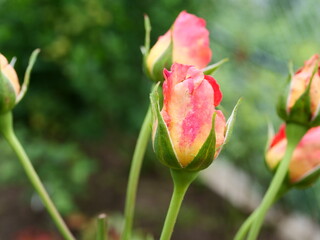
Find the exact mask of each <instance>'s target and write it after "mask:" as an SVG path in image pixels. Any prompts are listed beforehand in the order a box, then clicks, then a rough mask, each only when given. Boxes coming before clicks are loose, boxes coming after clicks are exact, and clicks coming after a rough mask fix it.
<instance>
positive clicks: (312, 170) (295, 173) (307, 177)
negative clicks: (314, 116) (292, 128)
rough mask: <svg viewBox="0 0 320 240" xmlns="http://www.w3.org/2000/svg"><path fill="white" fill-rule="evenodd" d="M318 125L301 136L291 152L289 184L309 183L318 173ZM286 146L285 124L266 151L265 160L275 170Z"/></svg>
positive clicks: (319, 170) (319, 155) (319, 136)
mask: <svg viewBox="0 0 320 240" xmlns="http://www.w3.org/2000/svg"><path fill="white" fill-rule="evenodd" d="M319 139H320V127H314V128H311V129H309V131H308V132H307V133H306V134H305V135H304V136H303V138H302V139H301V141H300V143H299V144H298V146H297V147H296V149H295V150H294V152H293V156H292V159H291V162H290V166H289V171H288V183H289V185H304V186H306V185H310V184H311V183H313V182H314V181H315V179H317V177H318V176H319V174H320V141H319ZM286 147H287V139H286V134H285V125H282V126H281V127H280V130H279V132H278V133H277V134H276V135H275V136H274V137H273V139H272V141H271V144H270V146H269V147H268V149H267V152H266V158H265V159H266V162H267V165H268V167H269V168H270V169H271V170H275V169H276V167H277V166H278V164H279V162H280V161H281V159H282V158H283V157H284V154H285V151H286Z"/></svg>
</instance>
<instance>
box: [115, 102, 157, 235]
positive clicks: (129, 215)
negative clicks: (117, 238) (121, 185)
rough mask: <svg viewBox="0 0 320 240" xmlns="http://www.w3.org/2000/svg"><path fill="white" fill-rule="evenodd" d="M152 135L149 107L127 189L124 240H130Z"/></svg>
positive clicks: (135, 151) (133, 159)
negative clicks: (138, 190) (139, 188)
mask: <svg viewBox="0 0 320 240" xmlns="http://www.w3.org/2000/svg"><path fill="white" fill-rule="evenodd" d="M150 135H151V109H150V107H149V109H148V112H147V114H146V116H145V119H144V121H143V124H142V127H141V130H140V134H139V137H138V141H137V144H136V148H135V150H134V154H133V158H132V163H131V168H130V173H129V181H128V187H127V196H126V203H125V210H124V217H125V223H124V229H123V233H122V236H121V239H122V240H130V237H131V232H132V225H133V216H134V209H135V203H136V195H137V188H138V180H139V177H140V170H141V165H142V161H143V157H144V154H145V152H146V148H147V145H148V142H149V138H150Z"/></svg>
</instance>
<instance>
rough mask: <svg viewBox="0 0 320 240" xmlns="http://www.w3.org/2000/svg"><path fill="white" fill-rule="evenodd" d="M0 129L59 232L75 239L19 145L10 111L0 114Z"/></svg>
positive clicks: (65, 236) (67, 238)
mask: <svg viewBox="0 0 320 240" xmlns="http://www.w3.org/2000/svg"><path fill="white" fill-rule="evenodd" d="M0 131H1V133H2V134H3V136H4V137H5V139H6V140H7V142H8V143H9V144H10V146H11V148H12V149H13V151H14V152H15V153H16V155H17V156H18V158H19V160H20V163H21V165H22V166H23V168H24V170H25V172H26V174H27V176H28V178H29V180H30V182H31V184H32V185H33V187H34V189H35V190H36V191H37V193H38V194H39V196H40V198H41V200H42V203H43V205H44V206H45V207H46V208H47V210H48V212H49V214H50V216H51V218H52V219H53V221H54V222H55V224H56V226H57V228H58V229H59V231H60V233H61V234H62V236H63V237H64V239H66V240H75V238H74V237H73V236H72V234H71V232H70V230H69V229H68V228H67V226H66V224H65V223H64V221H63V219H62V217H61V216H60V214H59V212H58V211H57V209H56V207H55V206H54V204H53V202H52V201H51V199H50V197H49V195H48V193H47V192H46V190H45V188H44V186H43V184H42V182H41V180H40V178H39V176H38V175H37V173H36V171H35V170H34V168H33V166H32V164H31V162H30V160H29V158H28V156H27V154H26V152H25V151H24V149H23V147H22V146H21V144H20V142H19V140H18V139H17V137H16V135H15V133H14V130H13V127H12V113H11V112H8V113H5V114H2V115H0Z"/></svg>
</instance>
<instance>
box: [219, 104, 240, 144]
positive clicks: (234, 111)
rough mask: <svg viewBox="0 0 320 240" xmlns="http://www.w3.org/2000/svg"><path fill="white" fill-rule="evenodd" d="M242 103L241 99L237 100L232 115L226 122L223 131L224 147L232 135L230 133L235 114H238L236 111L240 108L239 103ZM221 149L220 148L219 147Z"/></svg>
mask: <svg viewBox="0 0 320 240" xmlns="http://www.w3.org/2000/svg"><path fill="white" fill-rule="evenodd" d="M241 101H242V98H239V100H238V101H237V104H236V105H235V106H234V108H233V110H232V113H231V115H230V117H229V118H228V120H227V123H226V130H225V134H224V136H225V137H224V143H223V145H225V144H226V143H228V142H229V140H230V137H231V135H232V131H233V127H234V123H235V121H236V117H237V113H238V109H239V106H240V103H241ZM221 147H222V146H221Z"/></svg>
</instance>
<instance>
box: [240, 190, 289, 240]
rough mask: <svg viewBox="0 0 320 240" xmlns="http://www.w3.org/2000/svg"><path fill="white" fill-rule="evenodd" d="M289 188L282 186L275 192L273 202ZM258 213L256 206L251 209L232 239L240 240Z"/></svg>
mask: <svg viewBox="0 0 320 240" xmlns="http://www.w3.org/2000/svg"><path fill="white" fill-rule="evenodd" d="M288 190H289V186H282V188H281V189H280V191H279V192H278V193H277V196H276V198H275V199H274V202H276V201H277V200H278V199H280V198H281V197H282V196H283V195H284V194H285V193H286V192H287V191H288ZM257 214H258V208H257V209H256V210H255V211H253V212H252V213H251V214H250V216H249V217H248V218H247V219H246V220H245V221H244V223H243V224H242V225H241V227H240V228H239V230H238V232H237V233H236V235H235V237H234V240H242V239H244V238H245V236H246V235H247V233H248V231H249V230H250V227H251V225H252V223H253V222H254V220H255V218H256V217H257Z"/></svg>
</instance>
